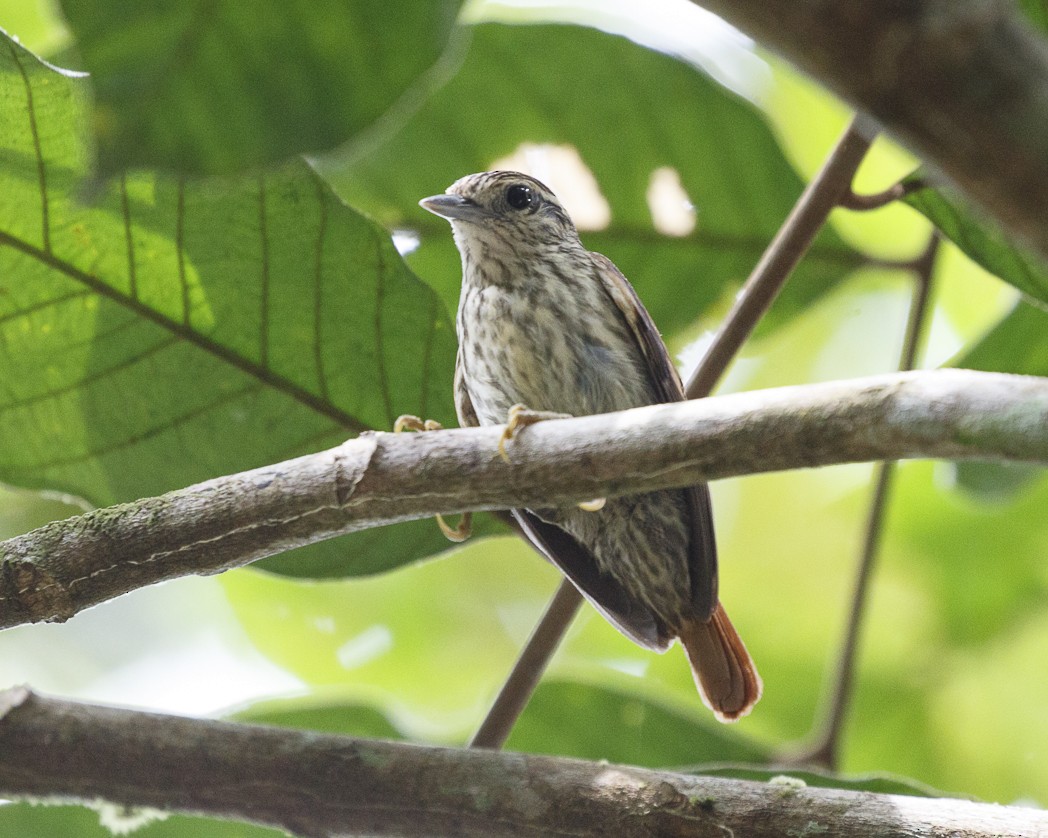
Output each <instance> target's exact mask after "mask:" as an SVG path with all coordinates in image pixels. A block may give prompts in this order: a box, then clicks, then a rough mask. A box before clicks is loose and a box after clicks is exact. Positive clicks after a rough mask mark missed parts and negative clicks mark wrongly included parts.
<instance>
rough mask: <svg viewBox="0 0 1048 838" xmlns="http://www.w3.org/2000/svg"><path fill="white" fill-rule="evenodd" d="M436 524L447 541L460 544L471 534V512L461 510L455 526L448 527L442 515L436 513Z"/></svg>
mask: <svg viewBox="0 0 1048 838" xmlns="http://www.w3.org/2000/svg"><path fill="white" fill-rule="evenodd" d="M437 526H438V527H440V531H441V532H442V533H444V538H446V539H447V540H448V541H454V542H455V543H456V544H461V543H462V542H463V541H465V540H466V539H467V538H469V537H470V536H471V535H473V513H472V512H463V513H462V518H461V519H460V520H459V522H458V526H457V527H449V526H448V524H447V522H446V521H445V520H444V518H443V516H441V515H438V516H437Z"/></svg>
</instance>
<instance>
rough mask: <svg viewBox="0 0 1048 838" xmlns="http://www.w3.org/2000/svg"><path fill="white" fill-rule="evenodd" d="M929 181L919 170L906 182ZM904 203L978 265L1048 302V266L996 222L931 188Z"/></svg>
mask: <svg viewBox="0 0 1048 838" xmlns="http://www.w3.org/2000/svg"><path fill="white" fill-rule="evenodd" d="M928 181H929V174H928V172H927V170H925V169H919V170H918V171H916V172H915V173H914V174H912V175H910V177H908V178H906V179H905V181H903V182H904V183H911V184H915V183H916V184H920V183H927V182H928ZM903 200H904V201H905V202H906V203H907V204H909V205H910V206H911V207H913V208H914V209H916V210H917V211H918V212H920V213H921V214H923V215H924V216H926V217H927V218H928V219H929V220H930V221H931V222H932V223H933V224H934V225H935V226H936V227H938V228H939V230H940V231H942V233H943V235H944V236H946V238H948V239H949V240H950V241H952V242H953V243H954V244H956V245H957V246H958V247H959V248H960V249H961V250H962V251H963V252H964V253H965V254H966V255H967V256H968V258H969V259H971V260H972V261H974V262H975V263H976V264H979V265H981V266H982V267H984V268H985V269H986V270H988V271H989V272H990V273H992V274H994V275H995V276H998V277H1000V278H1001V279H1003V280H1004V281H1005V282H1007V283H1009V284H1011V285H1014V286H1015V287H1016V288H1018V289H1019V290H1020V291H1022V292H1023V293H1024V294H1027V295H1029V296H1030V297H1032V298H1033V299H1034V300H1039V301H1040V302H1042V303H1048V264H1046V263H1045V261H1044V260H1043V259H1042V258H1041V257H1040V256H1039V255H1038V254H1036V253H1035V252H1034V251H1033V250H1031V249H1030V248H1028V247H1025V246H1024V245H1022V244H1020V243H1018V242H1016V240H1015V239H1014V238H1012V236H1011V235H1009V234H1008V233H1006V232H1005V231H1004V230H1003V229H1002V228H1001V227H1000V225H998V224H997V222H996V221H994V220H992V219H990V218H988V217H986V216H982V215H979V214H977V213H976V212H975V211H974V210H973V209H972V208H970V207H968V206H966V205H965V204H964V203H963V202H962V201H961V200H960V199H959V198H956V197H952V196H947V195H946V194H944V193H943V192H942V191H940V190H938V189H933V188H932V187H930V186H925V187H924V188H921V189H917V190H915V191H913V192H911V193H910V194H908V195H907V196H906V197H905V198H904V199H903Z"/></svg>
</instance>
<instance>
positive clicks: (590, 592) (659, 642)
mask: <svg viewBox="0 0 1048 838" xmlns="http://www.w3.org/2000/svg"><path fill="white" fill-rule="evenodd" d="M455 412H456V413H457V414H458V419H459V425H460V426H461V427H463V428H475V427H478V426H479V425H480V421H479V420H478V419H477V411H476V409H475V408H474V407H473V399H472V398H471V397H470V394H469V388H468V387H467V386H466V381H465V377H464V372H463V369H462V350H461V349H459V352H458V356H457V357H456V359H455ZM511 512H512V518H511V519H509V520H508V523H510V524H512V523H513V522H514V521H515V522H516V524H517V526H518V527H519V528H520V530H521V532H522V534H523V535H524V536H525V538H527V539H528V540H529V541H530V542H531V543H532V544H533V545H534V546H535V549H537V550H538V551H539V552H540V553H542V554H543V555H544V556H545V557H546V558H547V559H549V560H550V561H551V562H552V563H553V564H554V565H556V566H557V567H559V568H560V570H561V572H562V573H563V574H564V575H565V576H567V577H568V579H570V580H571V581H572V584H574V585H575V587H576V588H578V589H579V591H580V592H581V593H582V595H583V596H585V597H586V599H588V600H589V601H590V602H591V603H593V606H594V607H595V608H596V609H597V610H598V611H600V613H601V614H603V615H604V616H605V617H606V618H607V619H608V621H609V622H611V623H612V625H614V626H616V627H617V628H618V629H619V631H621V632H622V633H623V634H625V635H626V636H627V637H629V638H630V639H631V640H633V641H634V642H635V643H638V644H639V645H641V646H645V647H647V648H649V649H654V650H655V651H659V652H662V651H665V649H666V648H667V646H669V643H670V641H671V640H672V636H671V635H670V634H669V633H668V632H667V630H666V627H665V626H662V625H660V624H658V623H657V622H656V620H655V617H654V616H653V615H652V614H651V612H650V611H649V610H648V609H646V608H643V607H641V606H640V605H638V604H637V603H635V602H633V601H632V600H631V599H630V598H629V597H628V596H626V593H625V591H623V589H622V587H621V586H620V585H618V583H616V582H614V581H613V580H612V579H611V578H610V577H607V576H603V575H602V574H601V573H600V571H598V570H597V562H596V560H595V559H594V558H593V554H592V553H590V551H589V550H587V549H586V548H585V547H583V546H582V545H581V544H579V542H578V541H576V540H575V539H574V538H573V537H572V536H571V535H569V534H568V533H567V532H566V531H565V530H562V529H561V528H560V527H558V526H554V525H553V524H548V523H546V522H545V521H542V520H541V519H539V518H538V517H537V516H536V515H534V514H532V513H531V512H529V511H528V510H527V509H514V510H511ZM496 514H497V515H498V513H496ZM499 517H502V515H499Z"/></svg>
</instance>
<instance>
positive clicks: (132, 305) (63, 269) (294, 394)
mask: <svg viewBox="0 0 1048 838" xmlns="http://www.w3.org/2000/svg"><path fill="white" fill-rule="evenodd" d="M3 245H6V246H7V247H11V248H13V249H15V250H17V251H19V252H21V253H23V254H25V255H26V256H29V257H30V258H32V259H35V260H37V261H38V262H40V263H42V264H44V265H47V266H48V267H49V268H51V269H52V270H55V271H58V272H59V273H61V274H63V275H65V276H67V277H69V278H70V279H72V280H75V281H76V282H79V283H81V284H83V285H84V286H86V287H87V288H89V289H90V290H91V291H93V292H94V293H96V294H99V295H100V296H103V297H106V298H107V299H110V300H113V301H114V302H116V303H117V304H119V305H121V306H123V307H125V308H127V309H128V310H130V311H132V312H133V313H134V314H136V315H137V316H139V317H142V318H144V319H145V320H148V321H150V322H151V323H154V324H156V325H158V326H160V327H161V328H162V329H166V330H167V331H168V332H170V333H171V334H173V335H175V336H176V337H178V338H180V339H181V340H184V341H186V342H187V343H190V344H192V345H194V346H196V347H198V348H199V349H201V350H203V351H205V352H208V353H210V354H211V355H212V356H214V357H216V358H218V359H220V360H222V361H224V362H225V363H227V364H229V365H230V366H232V367H233V368H235V369H237V370H239V371H240V372H243V373H245V374H246V375H248V376H251V377H252V378H254V379H256V380H257V381H259V382H261V383H263V384H265V385H267V386H269V387H272V388H273V389H274V390H277V391H279V392H281V393H283V394H284V395H286V396H288V397H289V398H292V399H294V400H295V401H297V402H298V403H300V404H302V405H304V406H306V407H308V408H309V409H311V410H314V411H316V412H317V413H318V414H320V415H321V416H324V417H326V418H328V419H330V420H332V421H333V422H336V423H337V424H338V425H339V426H341V427H343V428H345V430H346V431H348V432H351V433H357V434H360V433H364V432H365V431H370V430H373V428H372V427H371V426H370V425H368V424H367V423H365V422H362V421H361V420H360V419H358V418H357V417H355V416H353V415H351V414H349V413H346V412H345V411H344V410H341V409H339V408H338V407H336V406H335V405H333V404H331V402H330V401H327V400H325V399H323V398H322V397H320V396H317V395H316V394H314V393H311V392H310V391H309V390H306V389H305V388H303V387H301V386H299V385H298V384H296V383H295V382H293V381H291V380H290V379H288V378H286V377H284V376H282V375H279V374H277V373H275V372H273V370H271V369H269V368H268V367H265V366H263V365H262V364H260V363H258V362H256V361H252V360H250V359H248V358H245V357H243V356H242V355H240V354H238V353H236V352H234V351H233V350H232V349H230V348H229V347H227V346H224V345H223V344H221V343H219V342H218V341H215V340H212V339H211V338H208V337H206V336H204V335H202V334H200V333H199V332H197V331H195V330H194V329H192V328H191V327H190V326H188V325H187V324H184V323H179V322H176V321H174V320H172V319H170V318H169V317H165V316H164V315H162V314H160V313H159V312H158V311H156V310H155V309H151V308H149V307H148V306H146V305H144V304H142V303H141V302H139V301H138V300H135V299H132V298H130V297H128V296H126V295H124V294H121V293H120V292H118V291H116V290H115V289H114V288H112V287H111V286H109V285H107V284H106V283H104V282H102V281H101V280H100V279H98V278H97V277H94V276H91V274H89V273H86V272H85V271H82V270H80V269H79V268H77V267H76V266H75V265H71V264H69V263H68V262H65V261H64V260H62V259H59V258H58V257H57V256H55V255H54V254H52V253H48V252H47V251H45V250H42V249H40V248H39V247H36V246H35V245H32V244H30V243H29V242H26V241H23V240H22V239H19V238H17V237H15V236H12V235H11V234H9V233H7V232H6V231H3V230H0V246H3Z"/></svg>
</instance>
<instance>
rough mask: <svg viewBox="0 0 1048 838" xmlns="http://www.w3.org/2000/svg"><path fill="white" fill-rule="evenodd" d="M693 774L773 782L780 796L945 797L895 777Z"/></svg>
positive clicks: (737, 771) (729, 770) (741, 770)
mask: <svg viewBox="0 0 1048 838" xmlns="http://www.w3.org/2000/svg"><path fill="white" fill-rule="evenodd" d="M695 773H696V774H701V775H703V776H705V777H730V778H731V779H734V780H752V781H754V782H756V783H773V784H775V785H777V786H778V787H779V788H781V789H782V795H783V797H788V796H790V795H791V794H792V793H795V790H797V789H800V788H803V787H804V786H814V787H815V788H822V789H845V790H847V791H866V792H870V793H871V794H905V795H907V796H909V797H945V796H946V795H944V794H943V793H942V792H940V791H938V790H936V789H933V788H932V787H931V786H928V785H926V784H925V783H922V782H920V781H918V780H914V779H911V778H909V777H899V776H896V775H894V774H875V773H871V774H859V775H856V776H847V775H844V774H831V773H829V772H822V771H810V770H809V771H798V770H795V769H787V770H783V769H781V768H780V769H775V768H755V767H753V766H750V765H730V766H728V765H726V766H715V767H714V766H710V767H700V768H699V769H697V770H696V772H695Z"/></svg>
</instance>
